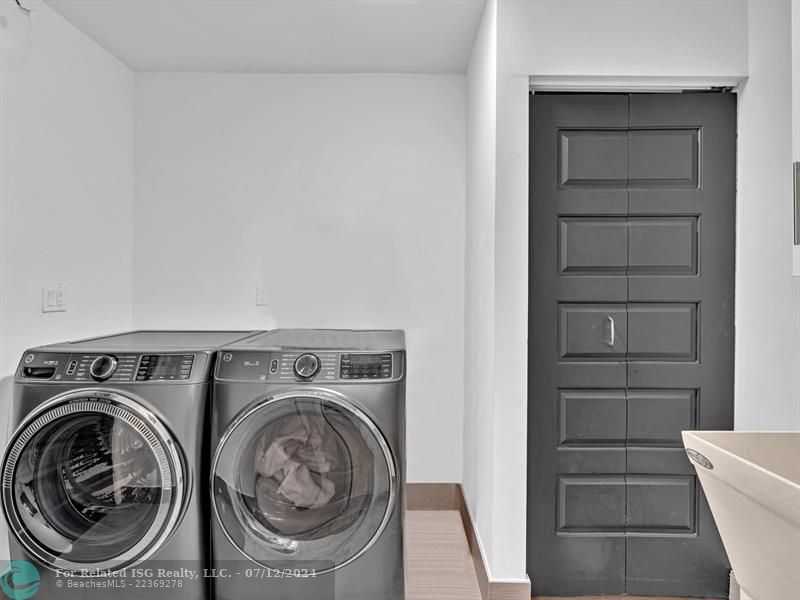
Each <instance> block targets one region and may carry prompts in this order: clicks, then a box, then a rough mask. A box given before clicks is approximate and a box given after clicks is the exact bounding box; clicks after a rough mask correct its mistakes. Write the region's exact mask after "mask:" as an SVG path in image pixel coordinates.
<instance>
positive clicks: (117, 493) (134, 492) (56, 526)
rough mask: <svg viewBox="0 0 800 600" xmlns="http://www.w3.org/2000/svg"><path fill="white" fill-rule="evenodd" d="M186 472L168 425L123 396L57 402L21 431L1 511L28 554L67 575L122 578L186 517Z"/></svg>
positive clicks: (7, 462) (8, 459) (9, 455)
mask: <svg viewBox="0 0 800 600" xmlns="http://www.w3.org/2000/svg"><path fill="white" fill-rule="evenodd" d="M183 472H184V466H183V459H182V457H181V456H180V455H179V453H178V447H177V445H176V444H175V442H174V441H173V440H172V438H171V437H170V435H169V433H168V431H167V430H166V428H165V427H164V426H163V425H161V423H160V422H159V421H158V420H157V419H156V417H155V416H154V415H153V414H152V413H151V412H150V411H149V410H147V409H146V408H145V407H144V406H142V405H141V404H140V403H137V402H135V401H134V400H131V399H129V398H125V397H122V396H120V395H119V394H116V393H108V392H89V393H86V392H84V393H77V394H75V393H73V394H67V395H65V396H61V397H58V398H55V399H54V400H52V401H50V402H48V403H47V404H46V405H44V406H43V407H42V408H41V409H40V410H38V411H37V412H35V413H34V414H32V415H31V416H30V417H29V418H28V420H27V421H26V423H24V424H23V426H22V427H21V428H20V429H19V430H18V431H17V432H16V433H15V434H14V437H13V438H12V440H11V443H10V444H9V447H8V450H7V452H6V455H5V458H4V461H3V510H4V512H5V516H6V519H7V520H8V523H9V525H10V529H11V531H12V532H14V535H15V537H16V538H17V541H18V542H19V543H20V544H21V545H22V547H23V548H24V549H25V550H26V551H27V552H28V553H30V554H31V555H32V556H33V557H34V558H36V559H37V560H38V561H39V562H40V563H41V564H43V565H45V566H50V567H53V568H59V569H64V570H73V571H75V570H89V571H92V570H103V571H106V570H109V571H115V570H119V569H121V568H123V567H127V566H131V565H133V564H136V563H138V562H140V561H142V560H144V558H146V557H148V556H150V555H151V554H152V553H153V552H155V551H156V550H157V549H158V548H159V547H160V546H161V545H162V544H163V543H164V542H165V541H166V539H168V537H169V534H170V533H171V532H172V531H173V530H174V527H175V524H176V522H177V520H178V518H179V516H180V514H181V509H182V505H183V496H184V475H183Z"/></svg>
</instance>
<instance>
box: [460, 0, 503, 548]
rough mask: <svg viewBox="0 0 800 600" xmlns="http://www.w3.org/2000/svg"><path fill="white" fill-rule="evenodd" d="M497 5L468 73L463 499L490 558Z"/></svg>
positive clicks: (487, 13) (491, 5) (490, 5)
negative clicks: (465, 500) (464, 498)
mask: <svg viewBox="0 0 800 600" xmlns="http://www.w3.org/2000/svg"><path fill="white" fill-rule="evenodd" d="M496 94H497V0H488V1H487V3H486V6H485V7H484V12H483V18H482V20H481V25H480V28H479V30H478V34H477V37H476V39H475V45H474V48H473V50H472V55H471V58H470V61H469V66H468V69H467V121H466V127H467V196H466V246H465V277H466V279H465V283H466V286H465V290H464V294H465V313H464V479H463V486H464V493H465V495H466V499H467V503H468V505H469V507H470V510H471V511H472V517H473V519H474V520H475V522H476V523H477V531H478V533H479V536H480V540H481V544H482V546H483V548H484V551H485V552H487V553H489V551H490V550H491V548H492V545H493V543H494V537H493V529H494V528H493V519H494V513H493V511H492V502H493V494H492V493H491V490H492V487H493V485H494V477H493V473H494V455H493V453H492V452H491V448H492V445H493V444H492V439H493V437H494V430H493V423H494V416H495V405H494V402H493V398H494V389H493V379H492V373H493V371H494V366H493V365H494V268H495V266H494V239H495V236H494V227H495V225H494V211H495V166H496V150H497V148H496V138H497V131H496V125H497V107H496V101H497V98H496Z"/></svg>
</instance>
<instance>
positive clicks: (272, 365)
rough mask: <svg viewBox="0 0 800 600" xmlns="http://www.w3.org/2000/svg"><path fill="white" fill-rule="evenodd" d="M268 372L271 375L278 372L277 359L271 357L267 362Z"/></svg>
mask: <svg viewBox="0 0 800 600" xmlns="http://www.w3.org/2000/svg"><path fill="white" fill-rule="evenodd" d="M269 372H270V373H272V374H273V375H274V374H275V373H277V372H278V359H273V361H272V362H271V363H270V364H269Z"/></svg>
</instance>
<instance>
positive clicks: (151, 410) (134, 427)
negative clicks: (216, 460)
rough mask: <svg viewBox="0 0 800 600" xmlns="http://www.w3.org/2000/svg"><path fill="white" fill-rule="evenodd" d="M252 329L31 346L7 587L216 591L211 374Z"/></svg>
mask: <svg viewBox="0 0 800 600" xmlns="http://www.w3.org/2000/svg"><path fill="white" fill-rule="evenodd" d="M252 333H254V332H249V333H248V332H241V331H236V332H234V331H227V332H206V331H135V332H130V333H124V334H119V335H112V336H107V337H101V338H94V339H89V340H81V341H77V342H66V343H61V344H54V345H50V346H43V347H38V348H33V349H31V350H28V351H26V352H25V353H24V354H23V356H22V360H21V361H20V364H19V367H18V369H17V372H16V376H15V380H14V398H13V409H12V425H14V426H15V427H16V431H15V433H14V434H13V435H12V436H11V439H10V441H9V443H8V446H7V448H6V451H5V455H4V458H3V464H2V506H3V512H4V515H5V518H6V521H7V523H8V527H9V545H10V548H9V549H10V555H11V558H12V559H13V562H11V563H10V564H9V565H6V566H5V568H4V571H3V572H2V578H0V587H2V589H3V591H4V592H6V595H8V594H9V593H15V594H17V595H16V596H11V597H20V598H21V597H26V598H28V597H35V598H36V599H37V600H38V599H45V598H53V599H56V598H58V599H59V600H62V599H65V598H81V599H88V598H104V599H105V598H110V597H115V598H119V599H120V600H131V599H139V598H141V599H143V600H144V599H152V598H168V599H178V598H180V599H186V600H188V599H192V600H196V599H202V598H206V597H208V593H209V584H208V580H207V579H205V578H204V577H203V570H204V569H205V567H206V561H207V558H208V557H207V553H208V541H207V538H208V533H207V525H206V524H207V520H206V519H207V517H205V516H204V512H205V513H207V512H208V508H209V507H208V506H207V494H206V489H207V486H206V479H207V464H208V463H207V453H208V449H207V442H208V439H207V426H208V421H207V416H208V415H207V406H208V400H209V387H210V378H211V372H212V369H213V364H214V360H215V357H216V349H217V348H218V347H219V346H221V345H224V344H228V343H231V342H233V341H235V340H238V339H241V338H243V337H245V336H247V335H249V334H252ZM204 505H205V506H204ZM20 581H23V582H24V583H25V584H26V585H28V587H27V588H26V590H25V591H24V593H25V594H29V595H21V594H23V591H19V590H18V588H19V585H20ZM36 585H38V586H39V589H38V593H34V592H36V590H35V589H31V587H30V586H36ZM9 590H11V592H9ZM15 590H16V591H15Z"/></svg>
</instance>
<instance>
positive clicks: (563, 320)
mask: <svg viewBox="0 0 800 600" xmlns="http://www.w3.org/2000/svg"><path fill="white" fill-rule="evenodd" d="M627 316H628V312H627V310H626V307H625V305H624V304H561V305H559V318H558V328H559V338H558V355H559V357H560V358H561V359H562V360H586V361H590V360H616V361H619V360H625V354H626V352H627V344H626V340H627Z"/></svg>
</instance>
